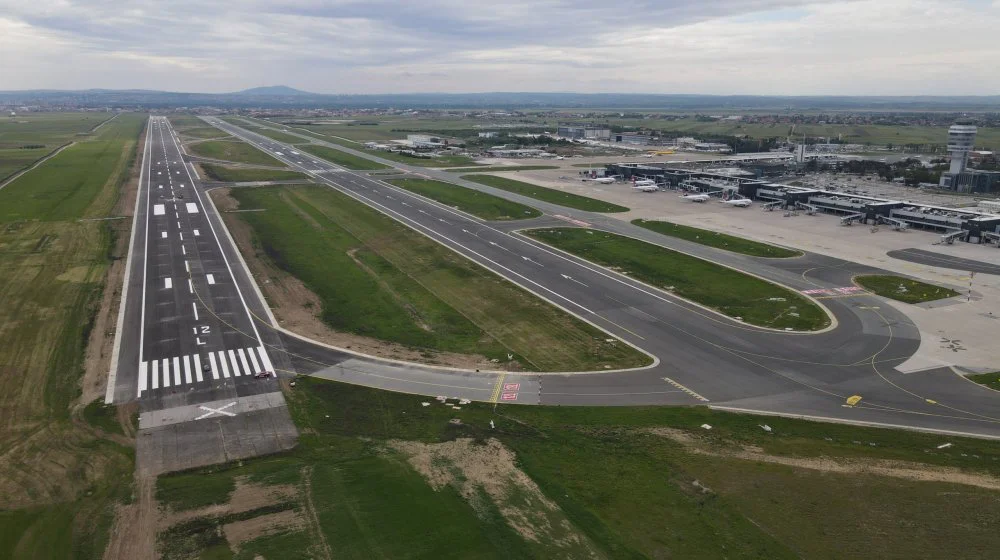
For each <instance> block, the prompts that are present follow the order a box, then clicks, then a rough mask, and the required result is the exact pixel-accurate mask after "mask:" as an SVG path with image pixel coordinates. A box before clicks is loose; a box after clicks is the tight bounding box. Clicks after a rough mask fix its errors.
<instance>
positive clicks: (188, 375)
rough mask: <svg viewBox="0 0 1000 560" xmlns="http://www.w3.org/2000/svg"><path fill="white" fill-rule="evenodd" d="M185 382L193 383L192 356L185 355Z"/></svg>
mask: <svg viewBox="0 0 1000 560" xmlns="http://www.w3.org/2000/svg"><path fill="white" fill-rule="evenodd" d="M184 382H185V383H191V356H184Z"/></svg>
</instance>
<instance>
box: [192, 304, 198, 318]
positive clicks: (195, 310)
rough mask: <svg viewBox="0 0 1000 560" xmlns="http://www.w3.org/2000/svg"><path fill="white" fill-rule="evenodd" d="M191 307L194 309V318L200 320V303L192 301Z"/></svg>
mask: <svg viewBox="0 0 1000 560" xmlns="http://www.w3.org/2000/svg"><path fill="white" fill-rule="evenodd" d="M191 309H193V310H194V320H195V321H197V320H198V305H197V304H196V303H195V302H193V301H192V302H191Z"/></svg>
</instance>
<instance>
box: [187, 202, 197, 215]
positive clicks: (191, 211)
mask: <svg viewBox="0 0 1000 560" xmlns="http://www.w3.org/2000/svg"><path fill="white" fill-rule="evenodd" d="M187 210H188V214H197V213H198V205H197V204H195V203H193V202H188V203H187Z"/></svg>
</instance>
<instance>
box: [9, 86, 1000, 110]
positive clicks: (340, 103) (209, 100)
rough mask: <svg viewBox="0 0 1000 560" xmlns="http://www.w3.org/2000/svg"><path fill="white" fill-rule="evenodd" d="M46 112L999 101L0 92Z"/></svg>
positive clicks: (971, 105)
mask: <svg viewBox="0 0 1000 560" xmlns="http://www.w3.org/2000/svg"><path fill="white" fill-rule="evenodd" d="M20 105H40V106H44V107H62V106H75V107H99V108H104V107H124V108H130V107H136V108H173V107H217V108H225V109H236V108H269V109H300V108H326V109H340V108H385V107H395V108H407V109H450V108H478V109H553V108H560V109H573V108H576V109H581V110H582V109H615V110H620V111H626V110H632V109H635V110H643V109H651V110H666V111H702V112H719V113H727V112H735V111H751V110H752V111H774V112H801V111H827V110H830V111H950V112H981V111H982V112H986V111H988V112H996V111H1000V96H997V95H985V96H931V95H917V96H832V95H828V96H773V95H690V94H682V95H678V94H656V93H653V94H635V93H571V92H483V93H390V94H370V95H350V94H320V93H309V92H306V91H302V90H298V89H295V88H291V87H288V86H266V87H256V88H251V89H247V90H243V91H239V92H233V93H185V92H170V91H153V90H141V89H130V90H109V89H90V90H76V91H73V90H22V91H0V106H10V107H18V106H20Z"/></svg>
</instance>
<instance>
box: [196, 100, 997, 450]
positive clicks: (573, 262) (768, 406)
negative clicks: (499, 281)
mask: <svg viewBox="0 0 1000 560" xmlns="http://www.w3.org/2000/svg"><path fill="white" fill-rule="evenodd" d="M206 120H208V121H209V122H210V123H211V124H213V125H214V126H217V127H218V128H221V129H223V130H225V131H226V132H228V133H230V134H233V135H235V136H238V137H240V138H241V139H243V140H245V141H247V142H249V143H251V144H252V145H255V146H257V147H258V148H260V149H262V150H264V151H266V152H268V153H270V154H271V155H273V156H274V157H277V158H279V159H281V160H282V161H284V162H285V163H287V164H288V165H290V166H291V167H293V168H295V169H297V170H300V171H303V172H305V173H307V174H309V175H311V176H312V177H314V178H315V179H316V180H317V182H320V183H321V184H325V185H327V186H329V187H331V188H336V189H338V190H340V191H341V192H344V193H345V194H347V195H349V196H352V197H353V198H355V199H356V200H358V201H360V202H362V203H364V204H367V205H369V206H370V207H372V208H375V209H377V210H379V211H380V212H383V213H385V214H386V215H388V216H390V217H392V218H394V219H396V220H398V221H399V222H401V223H403V224H405V225H407V226H409V227H410V228H412V229H414V230H415V231H416V232H418V233H420V234H423V235H425V236H427V237H428V238H430V239H433V240H435V241H437V242H439V243H441V244H442V245H444V246H447V247H449V248H451V249H452V250H454V251H456V252H458V253H460V254H462V255H464V256H465V257H467V258H469V259H470V260H473V261H475V262H477V263H479V264H481V265H482V266H485V267H487V268H489V269H490V270H493V271H494V272H496V273H497V274H499V275H501V276H503V277H504V278H507V279H508V280H510V281H512V282H514V283H516V284H518V285H520V286H522V287H523V288H525V289H527V290H529V291H531V292H533V293H535V294H536V295H538V296H539V297H542V298H543V299H546V300H547V301H549V302H551V303H552V304H554V305H557V306H559V307H561V308H563V309H564V310H566V311H568V312H570V313H573V314H574V315H576V316H578V317H580V318H581V319H583V320H586V321H589V322H591V323H592V324H594V325H596V326H598V327H600V328H602V329H604V330H606V331H607V332H609V333H611V334H613V335H615V336H617V337H619V338H621V339H622V340H624V341H626V342H628V343H630V344H633V345H635V346H636V347H638V348H641V349H642V350H644V351H646V352H648V353H650V354H651V355H653V356H655V357H656V358H657V363H656V364H655V365H654V366H653V367H650V368H647V369H644V370H638V371H627V372H600V373H582V374H581V373H577V374H565V375H559V374H528V375H514V374H501V373H488V372H482V373H476V372H461V371H451V370H446V369H442V368H431V367H425V366H415V365H408V364H398V363H393V362H388V361H385V360H377V359H372V358H367V357H363V356H355V355H351V354H350V353H348V352H344V351H341V350H337V349H329V348H323V347H321V346H317V345H315V344H312V343H310V342H308V341H303V340H300V339H298V338H296V337H293V336H291V335H289V334H288V333H282V332H280V330H278V329H275V328H273V326H269V325H267V320H266V319H261V318H263V317H266V315H265V314H264V313H260V314H255V317H256V319H255V322H256V326H257V328H258V329H259V330H260V331H261V332H262V333H265V332H269V333H271V334H274V335H275V336H276V338H277V339H278V340H277V341H276V342H273V343H272V342H268V341H267V338H268V336H270V335H267V334H265V335H264V341H265V344H264V345H265V347H266V348H267V350H268V352H269V355H270V356H271V359H272V360H275V361H277V360H278V359H281V360H286V361H287V368H288V370H289V371H296V372H300V373H313V374H315V375H319V376H322V377H327V378H331V379H340V380H344V381H348V382H352V383H358V384H363V385H368V386H373V387H379V388H384V389H390V390H397V391H404V392H410V393H417V394H425V395H432V396H433V395H446V396H461V397H465V398H471V399H475V400H485V401H493V402H512V403H524V404H534V403H542V404H560V405H624V404H682V405H696V404H700V405H708V406H716V407H720V408H734V409H741V410H752V411H759V412H766V413H778V414H784V415H804V416H810V417H818V418H822V419H826V420H832V421H846V422H861V423H874V424H883V425H894V426H904V427H911V428H919V429H924V430H939V431H942V432H947V433H952V432H955V433H968V434H974V435H980V436H990V437H997V436H1000V410H998V408H1000V407H998V406H997V402H998V401H997V399H996V394H995V393H993V392H992V391H989V390H987V389H985V388H982V387H980V386H978V385H975V384H972V383H971V382H968V381H966V380H963V379H960V378H959V377H958V376H957V375H955V374H953V373H952V372H951V371H950V370H948V369H940V370H933V371H925V372H921V373H915V374H908V375H904V374H900V373H898V372H896V371H895V370H894V369H893V368H894V366H895V365H897V364H899V363H902V362H903V361H905V360H906V359H907V358H909V356H910V355H912V354H913V353H914V352H915V350H916V349H917V346H918V344H919V333H918V332H917V331H916V329H915V328H914V327H913V325H912V324H911V323H910V322H909V321H908V320H907V318H906V316H905V315H904V314H902V313H900V312H898V311H896V310H895V309H894V308H892V307H890V306H888V305H885V304H884V303H883V301H882V300H881V299H879V298H876V297H873V296H869V295H867V294H865V293H863V292H860V293H859V292H843V291H838V289H843V288H848V287H850V286H852V284H851V282H850V278H851V277H852V276H853V275H855V274H858V273H862V272H867V273H870V272H873V271H875V270H874V269H870V268H867V267H862V266H860V265H856V264H854V263H849V262H846V261H840V260H836V259H832V258H828V257H824V256H822V255H815V254H809V255H806V256H804V257H801V258H796V259H787V260H781V261H779V260H769V259H756V258H751V257H745V256H742V255H735V254H730V253H726V252H723V251H719V250H715V249H711V248H709V247H705V246H701V245H698V244H694V243H688V242H684V241H683V240H678V239H673V238H667V237H663V236H660V235H658V234H655V233H653V232H650V231H648V230H644V229H642V228H638V227H635V226H632V225H631V224H628V223H625V222H621V221H618V220H614V219H612V218H607V217H605V216H601V215H598V214H590V213H585V212H579V211H571V210H567V209H566V208H562V207H558V206H555V205H551V204H546V203H542V202H540V201H537V200H534V199H529V198H525V197H521V196H518V195H515V194H512V193H507V192H505V191H499V190H496V189H491V188H489V187H485V186H482V185H478V184H475V183H468V182H464V181H462V180H460V179H457V178H455V177H454V176H453V175H448V176H444V175H443V174H440V173H436V172H433V171H428V170H426V169H414V168H407V166H401V165H400V164H398V163H395V162H384V161H383V162H384V163H389V164H390V165H393V166H395V167H401V168H403V169H406V170H408V171H411V172H414V173H420V174H421V175H424V176H435V175H437V177H446V178H447V180H449V181H450V182H453V183H459V184H462V185H463V186H469V187H470V188H477V189H478V190H481V191H484V192H489V193H490V194H496V195H498V196H501V197H503V198H508V199H511V200H516V201H518V202H522V203H526V204H529V205H531V206H534V207H536V208H539V209H540V210H542V211H543V212H545V213H546V214H547V216H546V217H545V218H544V219H541V220H539V221H537V222H536V223H538V224H552V223H559V224H563V225H567V226H569V225H571V224H573V225H580V224H587V225H592V226H594V227H599V228H601V229H607V230H609V231H614V232H616V233H621V234H624V235H631V236H634V237H637V238H640V239H643V240H646V241H651V242H654V243H657V244H660V245H664V246H667V247H670V248H673V249H676V250H681V251H684V252H688V253H690V254H693V255H696V256H700V257H704V258H707V259H709V260H713V261H716V262H720V263H722V264H726V265H729V266H733V267H736V268H739V269H741V270H745V271H747V272H751V273H753V274H757V275H759V276H762V277H764V278H767V279H770V280H773V281H776V282H779V283H781V284H783V285H786V286H788V287H790V288H791V289H795V290H800V291H809V292H811V293H812V294H814V295H817V294H819V297H824V299H823V300H822V302H823V304H824V305H825V306H827V308H828V309H829V310H830V312H831V313H832V315H833V316H834V317H835V318H836V324H837V326H836V327H835V328H833V329H831V330H829V331H827V332H823V333H819V334H800V333H785V332H775V331H770V330H765V329H759V328H755V327H750V326H748V325H744V324H741V323H739V322H736V321H733V320H730V319H728V318H726V317H723V316H721V315H719V314H717V313H715V312H713V311H711V310H706V309H704V308H701V307H699V306H697V305H694V304H691V303H689V302H686V301H684V300H681V299H678V298H676V297H674V296H672V295H670V294H669V293H666V292H663V291H660V290H657V289H655V288H652V287H650V286H647V285H645V284H642V283H640V282H636V281H634V280H632V279H630V278H628V277H626V276H623V275H620V274H617V273H615V272H612V271H609V270H606V269H603V268H601V267H598V266H596V265H593V264H591V263H588V262H586V261H583V260H581V259H578V258H576V257H573V256H570V255H567V254H564V253H561V252H559V251H556V250H553V249H551V248H548V247H546V246H544V245H542V244H539V243H537V242H535V241H533V240H530V239H527V238H525V237H523V236H521V235H518V234H517V233H516V229H518V228H520V227H523V226H524V225H525V224H523V223H516V222H514V223H512V222H505V223H489V222H484V221H482V220H479V219H477V218H475V217H473V216H469V215H467V214H464V213H462V212H459V211H457V210H455V209H452V208H448V207H445V206H443V205H440V204H438V203H436V202H434V201H431V200H428V199H425V198H422V197H420V196H417V195H414V194H412V193H409V192H408V191H405V190H403V189H399V188H397V187H394V186H392V185H389V184H386V183H383V182H381V181H379V180H377V179H375V178H372V177H369V176H367V175H364V174H361V173H355V172H351V171H348V170H344V169H341V168H338V167H336V166H334V165H332V164H329V163H327V162H325V161H323V160H321V159H319V158H316V157H314V156H312V155H310V154H302V153H299V152H298V151H297V150H296V149H295V148H294V147H292V146H289V145H286V144H282V143H280V142H276V141H274V140H271V139H270V138H267V137H264V136H261V135H258V134H255V133H253V132H250V131H248V130H246V129H243V128H240V127H237V126H234V125H231V124H228V123H225V122H222V121H219V120H218V119H206ZM286 133H288V132H287V131H286ZM292 134H294V133H292ZM303 138H307V137H305V136H303ZM327 145H329V146H330V147H334V148H337V149H342V150H345V151H348V152H351V150H347V149H345V148H342V147H340V146H337V145H333V144H327ZM353 153H355V154H356V155H361V156H362V157H371V156H370V155H368V154H364V153H360V152H357V151H353ZM437 177H436V178H437ZM225 244H226V243H223V245H225ZM226 250H227V251H231V250H232V248H231V247H229V248H227V249H226ZM231 260H232V259H231ZM253 291H254V290H253V289H252V288H251V289H249V290H247V289H245V290H243V293H244V295H246V294H247V293H248V292H253ZM251 295H254V294H252V293H251ZM247 299H248V301H249V300H251V299H254V298H252V297H249V298H247ZM249 306H250V307H251V308H253V307H254V306H260V302H259V301H257V302H253V303H250V304H249ZM241 330H242V329H241ZM279 354H282V355H281V356H280V358H279ZM282 369H285V368H282ZM855 396H857V397H860V400H856V399H851V402H854V403H855V404H853V405H851V404H849V403H848V399H850V398H851V397H855Z"/></svg>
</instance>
